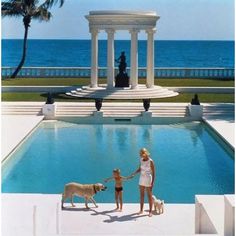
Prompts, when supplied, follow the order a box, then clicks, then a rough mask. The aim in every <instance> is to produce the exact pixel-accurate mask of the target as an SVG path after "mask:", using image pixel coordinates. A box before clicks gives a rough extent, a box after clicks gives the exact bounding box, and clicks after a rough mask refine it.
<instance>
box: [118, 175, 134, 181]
mask: <svg viewBox="0 0 236 236" xmlns="http://www.w3.org/2000/svg"><path fill="white" fill-rule="evenodd" d="M133 177H134V174H131V175H130V176H127V177H125V176H121V179H122V180H129V179H132V178H133Z"/></svg>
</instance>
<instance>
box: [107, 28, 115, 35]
mask: <svg viewBox="0 0 236 236" xmlns="http://www.w3.org/2000/svg"><path fill="white" fill-rule="evenodd" d="M105 31H106V33H107V34H114V33H115V32H116V31H115V29H112V28H109V29H105Z"/></svg>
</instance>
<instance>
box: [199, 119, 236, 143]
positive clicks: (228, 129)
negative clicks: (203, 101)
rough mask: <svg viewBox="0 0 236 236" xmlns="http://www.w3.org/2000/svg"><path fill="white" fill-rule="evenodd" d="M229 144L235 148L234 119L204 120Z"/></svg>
mask: <svg viewBox="0 0 236 236" xmlns="http://www.w3.org/2000/svg"><path fill="white" fill-rule="evenodd" d="M203 119H204V121H205V122H206V123H207V124H208V125H210V126H211V127H212V128H213V129H214V130H215V131H216V132H217V133H218V134H219V135H220V136H221V137H222V138H223V139H224V140H225V141H226V142H227V143H229V144H230V145H231V146H232V147H233V148H235V137H234V132H235V121H234V120H233V119H226V118H225V119H224V120H223V119H213V118H203Z"/></svg>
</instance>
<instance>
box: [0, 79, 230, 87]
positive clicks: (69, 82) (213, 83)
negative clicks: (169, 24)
mask: <svg viewBox="0 0 236 236" xmlns="http://www.w3.org/2000/svg"><path fill="white" fill-rule="evenodd" d="M98 82H99V83H100V84H104V83H106V79H104V78H99V79H98ZM89 83H90V79H89V78H17V79H2V85H3V86H80V85H88V84H89ZM139 83H140V84H145V83H146V79H143V78H140V79H139ZM155 84H156V85H160V86H166V87H234V80H225V79H183V78H182V79H174V78H173V79H172V78H171V79H155Z"/></svg>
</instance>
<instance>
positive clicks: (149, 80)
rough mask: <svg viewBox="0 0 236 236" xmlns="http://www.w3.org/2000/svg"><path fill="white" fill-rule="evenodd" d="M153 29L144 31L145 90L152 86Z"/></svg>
mask: <svg viewBox="0 0 236 236" xmlns="http://www.w3.org/2000/svg"><path fill="white" fill-rule="evenodd" d="M155 32H156V31H155V29H148V30H146V33H147V80H146V86H147V88H151V87H153V86H154V33H155Z"/></svg>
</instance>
